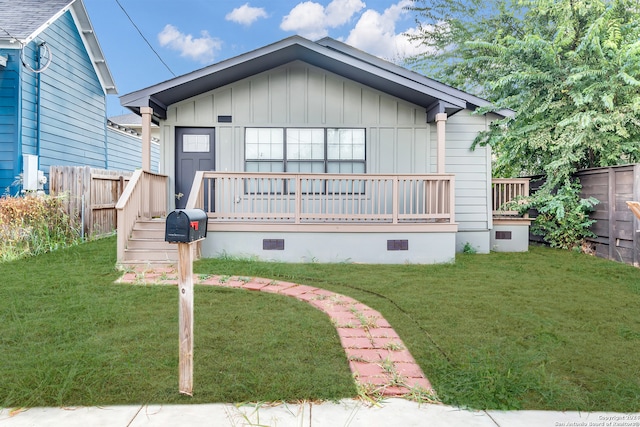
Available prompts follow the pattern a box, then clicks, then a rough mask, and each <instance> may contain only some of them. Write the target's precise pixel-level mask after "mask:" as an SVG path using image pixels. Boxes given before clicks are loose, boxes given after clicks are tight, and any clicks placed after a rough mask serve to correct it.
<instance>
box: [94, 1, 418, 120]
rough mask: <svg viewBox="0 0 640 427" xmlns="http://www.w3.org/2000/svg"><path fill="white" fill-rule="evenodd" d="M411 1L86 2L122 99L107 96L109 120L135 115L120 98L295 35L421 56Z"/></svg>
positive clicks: (390, 55) (390, 54)
mask: <svg viewBox="0 0 640 427" xmlns="http://www.w3.org/2000/svg"><path fill="white" fill-rule="evenodd" d="M411 3H412V2H411V0H386V1H385V0H307V1H300V0H249V1H247V0H84V4H85V7H86V9H87V12H88V14H89V19H90V20H91V23H92V25H93V28H94V31H95V34H96V36H97V38H98V42H99V43H100V46H101V48H102V51H103V53H104V55H105V57H106V60H107V65H108V66H109V69H110V70H111V74H112V75H113V78H114V80H115V82H116V87H117V90H118V95H108V96H107V116H108V117H112V116H116V115H120V114H127V113H129V112H130V111H129V110H126V109H125V108H123V107H122V106H121V105H120V100H119V98H118V97H119V96H122V95H125V94H127V93H130V92H134V91H136V90H139V89H144V88H146V87H149V86H152V85H155V84H157V83H161V82H163V81H166V80H170V79H172V78H173V77H174V75H175V76H179V75H182V74H186V73H189V72H191V71H194V70H197V69H200V68H203V67H206V66H208V65H211V64H214V63H217V62H220V61H223V60H225V59H229V58H232V57H235V56H238V55H241V54H243V53H247V52H250V51H252V50H254V49H258V48H260V47H262V46H266V45H268V44H271V43H275V42H277V41H279V40H282V39H284V38H287V37H290V36H293V35H300V36H302V37H305V38H307V39H309V40H312V41H315V40H318V39H321V38H323V37H326V36H328V37H332V38H334V39H337V40H340V41H343V42H345V43H347V44H349V45H351V46H354V47H356V48H358V49H361V50H363V51H365V52H368V53H370V54H372V55H376V56H379V57H381V58H383V59H386V60H390V61H395V62H397V61H400V60H402V58H405V57H407V56H409V55H413V54H416V53H418V49H417V48H416V47H415V46H412V45H411V43H410V42H409V41H408V38H407V37H406V36H405V34H406V33H414V32H415V31H416V21H415V18H416V12H413V11H410V10H408V9H407V6H409V5H411ZM125 11H126V13H125ZM127 15H128V16H127ZM129 17H130V19H129ZM132 21H133V22H132ZM140 33H142V35H141V34H140ZM143 36H144V37H143Z"/></svg>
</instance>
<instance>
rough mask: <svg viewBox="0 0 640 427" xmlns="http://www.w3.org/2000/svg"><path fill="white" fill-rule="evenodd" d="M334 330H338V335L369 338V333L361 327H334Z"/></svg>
mask: <svg viewBox="0 0 640 427" xmlns="http://www.w3.org/2000/svg"><path fill="white" fill-rule="evenodd" d="M336 330H337V331H338V336H340V337H345V338H349V337H353V338H367V339H369V334H368V333H367V331H365V330H364V329H362V328H336Z"/></svg>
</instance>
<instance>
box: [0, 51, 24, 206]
mask: <svg viewBox="0 0 640 427" xmlns="http://www.w3.org/2000/svg"><path fill="white" fill-rule="evenodd" d="M18 52H19V51H17V50H12V49H0V55H2V56H6V57H8V61H7V66H6V67H5V68H2V69H0V194H3V193H4V192H5V189H6V188H7V187H9V186H10V185H11V183H12V182H13V181H14V180H15V176H16V175H18V173H19V165H18V161H17V160H18V155H19V152H18V139H19V136H20V133H19V130H20V123H19V121H18V117H19V114H18V110H19V105H20V104H19V93H20V65H19V64H20V62H19V61H20V59H19V53H18Z"/></svg>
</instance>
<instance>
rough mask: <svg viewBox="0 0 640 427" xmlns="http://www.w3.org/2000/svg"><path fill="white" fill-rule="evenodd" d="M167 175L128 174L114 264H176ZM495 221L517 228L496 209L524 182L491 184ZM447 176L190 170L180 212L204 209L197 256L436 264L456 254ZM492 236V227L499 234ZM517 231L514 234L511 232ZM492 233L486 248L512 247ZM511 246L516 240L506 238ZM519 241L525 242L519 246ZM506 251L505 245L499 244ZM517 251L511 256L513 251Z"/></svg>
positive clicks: (451, 180) (512, 217)
mask: <svg viewBox="0 0 640 427" xmlns="http://www.w3.org/2000/svg"><path fill="white" fill-rule="evenodd" d="M168 185H169V184H168V178H167V177H165V176H163V175H157V174H153V173H149V172H143V171H137V172H136V173H135V174H134V176H133V177H132V179H131V183H130V184H129V186H128V187H127V189H126V190H125V192H124V194H123V197H122V198H121V200H120V201H119V202H118V263H119V264H127V263H129V264H144V263H154V264H157V263H175V261H176V259H177V258H176V255H175V250H174V249H175V248H174V246H173V245H170V244H167V243H165V242H164V221H163V218H164V217H166V215H167V209H168V208H169V204H168V198H167V194H169V189H168ZM493 188H494V194H493V199H494V208H493V209H494V212H493V215H494V223H495V226H494V227H495V228H499V227H502V226H506V227H510V228H509V231H511V232H512V233H513V231H512V230H513V229H515V230H521V228H522V227H519V228H518V227H516V228H513V226H514V221H515V224H517V225H524V222H526V225H527V241H528V220H524V222H523V221H522V220H520V219H518V218H519V217H518V215H517V213H516V212H512V211H504V210H500V209H501V206H503V205H504V203H505V202H508V201H509V200H511V199H513V198H514V197H516V196H521V195H527V194H528V185H527V183H526V182H525V180H494V184H493ZM454 189H455V176H454V175H453V174H295V173H247V172H208V171H199V172H197V173H196V176H195V179H194V181H193V185H192V189H191V192H190V194H189V195H188V199H187V203H186V208H187V209H194V208H197V209H203V210H205V211H206V212H207V216H208V226H207V231H208V236H207V239H205V240H204V241H203V242H201V243H200V244H199V245H198V251H199V253H200V254H201V256H203V257H216V256H222V255H227V256H237V257H248V258H257V259H262V260H277V261H286V262H363V263H421V264H427V263H441V262H451V261H453V259H454V257H455V251H456V233H457V232H458V224H457V223H456V220H455V193H454V191H455V190H454ZM499 231H500V230H499ZM518 232H519V231H517V232H516V234H517V233H518ZM507 234H508V233H500V232H498V234H497V238H498V240H500V242H498V243H497V244H494V241H496V240H495V238H496V233H495V231H492V239H493V240H492V248H493V249H497V250H500V249H501V248H504V247H509V245H510V244H513V242H511V243H507V242H508V240H512V239H511V238H509V239H507V238H506V237H505V236H506V235H507ZM514 237H515V239H513V240H516V241H517V242H518V245H522V237H521V236H519V235H516V236H514ZM525 244H526V242H525ZM505 245H506V246H505ZM516 250H520V249H516Z"/></svg>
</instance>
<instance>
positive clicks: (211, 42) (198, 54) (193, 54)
mask: <svg viewBox="0 0 640 427" xmlns="http://www.w3.org/2000/svg"><path fill="white" fill-rule="evenodd" d="M158 41H159V42H160V46H162V47H168V48H169V49H171V50H175V51H178V52H180V56H184V57H187V58H191V59H193V60H195V61H199V62H203V63H207V62H212V61H213V59H214V58H215V54H216V52H217V51H219V50H220V49H221V48H222V41H221V40H219V39H216V38H214V37H211V36H210V35H209V33H208V32H207V31H204V30H203V31H201V32H200V37H199V38H194V37H193V36H192V35H191V34H184V33H181V32H180V31H179V30H178V29H177V28H176V27H174V26H173V25H171V24H167V25H165V27H164V29H163V30H162V31H161V32H160V33H159V34H158Z"/></svg>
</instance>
